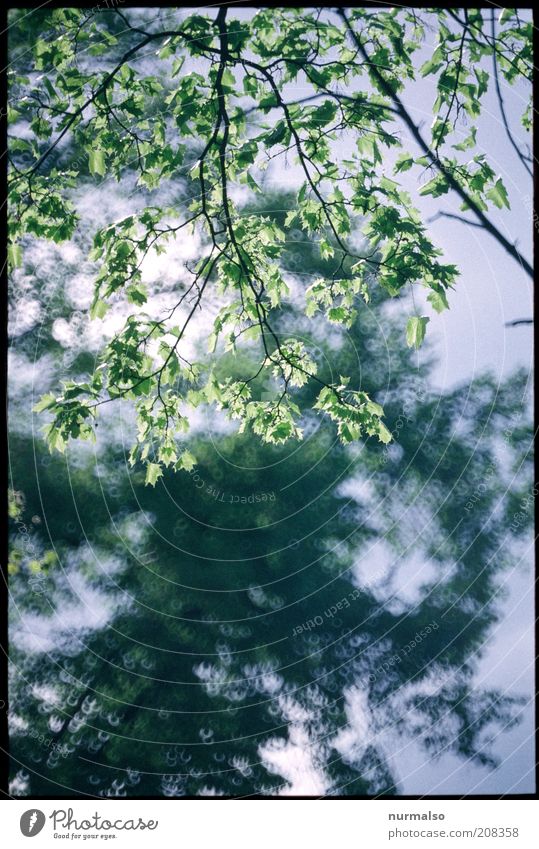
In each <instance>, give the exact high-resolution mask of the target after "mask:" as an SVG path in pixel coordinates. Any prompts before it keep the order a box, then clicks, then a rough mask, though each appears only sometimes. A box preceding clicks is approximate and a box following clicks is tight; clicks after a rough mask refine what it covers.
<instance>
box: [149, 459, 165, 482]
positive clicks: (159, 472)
mask: <svg viewBox="0 0 539 849" xmlns="http://www.w3.org/2000/svg"><path fill="white" fill-rule="evenodd" d="M162 476H163V469H162V468H161V466H160V465H159V463H148V464H147V465H146V481H145V483H146V484H150V485H151V486H155V484H156V483H157V481H158V480H159V478H160V477H162Z"/></svg>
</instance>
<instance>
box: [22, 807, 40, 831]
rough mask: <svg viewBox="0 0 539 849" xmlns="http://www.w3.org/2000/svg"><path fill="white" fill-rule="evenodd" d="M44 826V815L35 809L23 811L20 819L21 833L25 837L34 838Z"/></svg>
mask: <svg viewBox="0 0 539 849" xmlns="http://www.w3.org/2000/svg"><path fill="white" fill-rule="evenodd" d="M44 825H45V814H44V813H43V811H39V810H37V809H36V808H32V809H31V810H29V811H25V812H24V814H23V815H22V817H21V831H22V833H23V834H24V836H25V837H35V836H36V834H39V832H40V831H41V829H42V828H43V826H44Z"/></svg>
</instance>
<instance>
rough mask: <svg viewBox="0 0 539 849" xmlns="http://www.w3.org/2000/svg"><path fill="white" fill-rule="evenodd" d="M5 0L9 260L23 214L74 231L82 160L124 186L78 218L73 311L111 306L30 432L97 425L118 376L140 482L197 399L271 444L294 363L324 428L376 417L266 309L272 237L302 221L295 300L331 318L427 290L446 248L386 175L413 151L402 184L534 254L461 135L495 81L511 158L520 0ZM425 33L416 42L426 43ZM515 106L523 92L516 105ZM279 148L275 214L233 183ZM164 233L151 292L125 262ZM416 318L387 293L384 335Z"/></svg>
mask: <svg viewBox="0 0 539 849" xmlns="http://www.w3.org/2000/svg"><path fill="white" fill-rule="evenodd" d="M18 14H19V15H20V17H19V18H18V19H17V26H16V27H14V33H13V34H12V40H11V53H12V60H13V61H12V71H11V96H12V105H11V108H10V115H9V118H10V121H11V125H12V131H11V138H10V144H9V148H10V165H11V172H10V244H9V259H10V262H11V264H12V266H13V267H18V266H20V265H21V264H23V263H24V261H25V260H24V248H25V244H26V242H27V240H28V239H29V238H32V237H38V238H45V239H52V240H54V241H56V242H62V241H65V240H70V239H73V238H75V235H76V232H77V227H78V225H79V220H80V217H81V213H80V211H79V210H78V209H77V199H76V196H77V189H78V188H80V186H81V184H82V183H83V182H87V181H88V180H95V181H101V180H106V179H116V180H125V181H127V182H128V183H129V184H130V185H131V186H132V187H133V190H134V191H136V192H138V193H139V194H140V197H141V198H143V202H142V204H137V205H136V209H134V211H133V212H132V213H131V214H128V215H126V216H123V217H122V218H121V219H119V220H115V221H111V222H110V223H109V224H108V226H105V227H103V228H100V229H99V230H97V232H95V233H94V235H93V248H92V251H91V253H90V260H91V261H92V262H94V263H96V275H95V294H94V299H93V304H92V307H91V316H92V317H93V318H95V319H96V320H99V319H102V318H103V317H104V316H105V315H106V313H107V310H108V309H109V308H110V306H111V304H113V303H115V302H117V301H118V300H122V299H124V300H125V301H126V302H128V303H129V304H131V305H132V311H131V313H130V315H129V316H128V317H127V319H126V321H125V324H124V325H123V327H122V328H121V329H120V330H119V331H118V333H117V334H116V335H115V336H114V338H113V339H111V340H110V341H109V343H108V344H107V345H106V346H105V347H104V349H103V351H102V352H101V356H100V361H99V363H98V365H97V367H96V368H95V369H92V370H90V371H89V372H88V374H87V375H86V376H85V377H84V379H75V380H70V381H67V382H65V383H64V385H63V388H62V390H61V391H60V392H59V393H57V392H52V393H49V394H47V395H46V396H45V397H44V398H43V399H42V400H41V401H40V402H39V404H38V408H37V409H38V410H39V411H47V412H48V414H49V415H50V416H51V419H50V422H49V424H48V425H47V437H48V441H49V445H50V447H51V448H56V449H59V450H63V449H64V447H65V445H66V442H67V441H68V440H69V439H70V438H81V439H92V438H95V426H96V417H97V413H98V411H99V409H100V408H101V406H102V405H103V404H105V403H108V402H110V401H114V400H115V399H119V398H126V399H129V400H131V401H133V402H134V404H135V406H136V410H137V418H138V437H137V440H136V443H135V444H134V446H133V449H132V452H131V461H132V463H135V462H137V461H138V460H141V461H143V462H145V463H146V469H147V482H149V483H152V484H155V482H156V480H157V479H158V478H159V477H161V476H162V475H163V470H164V468H165V467H168V466H171V467H174V468H175V469H177V468H181V469H184V470H187V471H189V470H190V469H191V468H192V466H193V463H194V462H195V458H194V457H193V455H192V454H191V452H190V451H183V452H180V451H179V449H178V436H181V435H182V434H184V433H185V432H186V431H187V429H188V427H189V421H190V418H191V415H192V412H193V411H194V410H195V409H196V408H197V407H198V406H199V405H200V404H203V403H208V404H215V405H216V406H217V407H218V408H219V409H221V410H223V411H225V413H226V415H227V416H228V417H229V418H231V419H234V420H239V421H240V422H241V427H242V428H246V427H249V428H251V429H252V431H253V432H254V433H255V434H256V435H258V436H259V437H260V438H261V439H262V440H263V441H265V442H270V443H277V444H278V443H283V442H285V441H287V440H288V439H290V438H299V437H301V435H302V426H303V425H302V418H301V417H302V412H303V408H302V407H301V406H300V405H299V403H298V398H299V397H300V394H301V390H302V388H303V387H304V386H305V385H306V384H310V385H312V386H314V387H316V389H317V391H316V393H315V394H314V395H313V396H312V397H311V399H310V406H311V407H312V408H313V409H315V410H316V411H317V412H318V413H320V414H324V415H325V416H327V417H328V418H329V419H331V420H332V421H333V422H334V423H335V425H336V428H337V431H338V435H339V438H340V439H341V440H342V442H343V443H349V442H353V441H355V440H357V439H359V438H360V437H364V436H367V437H368V436H371V437H376V438H378V440H380V441H381V442H382V443H387V442H388V441H390V439H391V433H390V430H389V428H388V427H387V426H386V424H385V423H384V411H383V409H382V406H381V405H380V404H379V403H378V402H377V400H376V398H374V397H372V395H371V394H369V392H367V391H365V387H364V386H363V385H362V384H361V382H357V381H356V382H354V380H352V379H351V375H350V372H349V370H347V369H346V368H344V371H343V374H338V375H336V374H333V373H329V372H327V370H324V369H323V368H322V367H320V366H319V365H318V364H317V363H316V361H315V360H314V359H313V357H312V356H311V353H310V352H309V350H308V348H307V346H306V344H305V341H304V339H302V338H301V336H300V334H298V333H294V330H293V328H292V329H291V330H290V331H289V332H288V333H286V334H283V333H282V332H280V331H279V330H278V329H277V327H278V323H279V322H278V317H279V314H280V313H281V311H282V310H283V308H284V307H286V305H287V303H289V301H290V292H289V280H287V275H286V273H285V272H284V270H283V263H282V258H283V251H284V246H285V242H286V232H287V230H288V229H289V228H291V227H296V228H298V229H299V230H300V231H302V232H303V233H304V234H305V236H308V237H309V238H310V237H314V238H315V239H316V241H317V244H318V250H319V251H320V257H321V258H322V259H323V260H324V264H323V273H321V275H320V276H319V277H318V278H317V279H315V280H314V281H313V282H312V283H311V284H310V285H309V286H308V288H307V289H306V291H304V292H303V293H302V295H301V297H302V309H303V311H304V313H305V314H306V316H307V317H309V318H311V319H313V318H315V317H317V316H318V314H319V313H320V314H321V315H323V316H324V317H325V319H326V320H327V322H329V324H333V325H341V326H344V327H346V328H349V327H351V326H352V324H353V322H354V320H355V316H356V314H357V311H358V310H359V311H361V309H362V303H363V302H369V300H370V299H372V298H373V295H374V294H375V293H376V291H377V290H381V291H383V293H385V295H387V296H389V297H392V298H398V297H399V296H401V295H402V294H403V293H407V292H408V291H413V289H414V287H417V286H419V287H423V288H424V289H425V290H427V292H428V302H429V305H430V307H429V308H430V309H432V310H435V311H443V310H444V309H447V307H448V300H447V298H448V292H449V291H450V290H451V289H452V288H453V287H454V286H455V285H456V284H457V281H458V269H457V268H456V266H455V265H454V264H453V263H452V262H451V261H447V259H446V258H444V257H443V256H442V255H441V251H440V249H439V248H438V247H437V246H436V244H434V242H433V240H432V239H431V237H430V235H429V230H428V226H427V224H426V223H425V221H423V220H422V218H421V215H420V214H419V212H418V210H417V209H416V207H415V206H414V198H413V197H412V196H411V193H410V192H409V191H408V190H405V189H404V188H403V186H402V185H401V182H400V180H401V177H400V175H401V174H402V173H403V172H407V171H411V170H412V169H414V170H415V172H416V173H417V175H418V180H419V181H420V182H419V184H418V185H419V188H418V192H419V194H420V195H431V196H432V197H435V198H436V197H440V196H443V195H445V194H448V193H451V194H454V195H455V196H457V197H458V199H459V202H460V204H461V209H462V211H463V212H465V213H466V214H468V215H470V216H471V219H470V220H471V222H472V223H473V224H476V225H478V226H480V227H482V228H483V229H484V230H485V232H486V233H487V234H488V235H489V237H491V238H492V239H495V240H496V241H497V242H498V244H499V245H501V246H502V247H503V249H504V250H505V251H507V253H508V254H509V255H510V256H511V257H512V258H513V259H514V260H515V261H516V262H517V263H518V264H519V265H520V267H521V269H522V270H523V271H524V272H525V273H527V274H531V266H530V264H529V262H528V261H527V260H526V259H525V257H523V256H522V255H521V253H520V252H519V250H518V248H517V246H516V245H515V244H513V243H512V242H510V241H509V240H508V238H507V236H506V235H505V233H504V232H503V231H502V230H501V229H500V228H499V227H498V226H497V224H496V222H495V220H494V218H493V217H492V215H491V213H492V211H493V210H503V209H504V208H507V207H508V206H509V195H508V191H507V188H506V186H505V185H504V183H503V180H502V178H501V176H500V175H499V174H498V173H497V170H496V168H495V167H494V166H493V164H492V163H491V162H490V161H489V156H488V150H487V151H486V152H485V150H484V149H483V146H479V143H478V139H477V123H478V120H479V118H480V116H481V112H482V108H483V104H484V101H485V98H486V97H487V93H488V92H489V91H490V90H494V92H495V93H496V94H497V96H498V100H499V105H500V109H501V113H502V117H503V119H504V126H505V130H506V132H507V133H508V136H509V138H510V140H511V143H512V145H513V147H514V149H515V152H516V154H517V156H518V157H519V159H520V161H521V162H522V164H523V166H524V167H525V168H526V169H528V170H529V157H528V154H527V153H526V151H525V150H524V149H523V148H522V146H521V145H520V144H519V143H518V142H517V141H516V140H515V138H514V136H513V134H512V130H511V127H510V126H509V123H508V122H507V120H506V116H505V112H504V102H503V95H502V91H501V84H502V83H503V84H504V85H506V84H510V85H519V86H520V85H525V84H529V83H530V82H531V75H532V67H533V65H532V46H531V45H532V24H531V22H529V21H527V20H523V19H522V17H521V15H520V14H519V12H518V11H517V10H505V9H504V10H502V13H501V14H500V15H499V16H498V17H496V14H495V12H494V10H492V11H491V12H490V11H488V10H482V9H462V10H458V9H455V10H451V9H449V10H441V9H440V10H433V11H429V12H425V11H421V10H413V9H406V8H395V9H389V10H384V11H380V10H373V9H365V8H353V9H344V8H339V9H336V10H331V9H314V8H309V9H289V8H281V9H260V10H257V11H256V12H254V13H253V14H250V15H238V14H236V13H234V10H230V9H228V8H227V7H226V6H222V7H220V8H219V9H218V10H211V11H208V12H207V13H202V14H201V13H199V12H196V13H193V14H190V13H188V14H186V15H185V16H184V17H183V19H182V20H181V22H178V21H177V20H175V21H174V25H173V26H170V25H167V23H166V21H164V20H163V16H161V15H159V14H158V15H156V17H155V19H154V20H153V21H151V22H150V23H145V22H144V21H143V22H142V23H141V20H140V19H139V17H138V16H137V15H136V14H135V13H134V11H133V10H125V12H124V11H121V10H119V9H106V10H105V9H99V8H98V7H94V8H92V9H54V10H34V11H33V13H32V14H31V15H25V14H24V11H23V10H21V12H20V13H18ZM427 36H428V40H429V41H432V40H433V39H435V41H436V44H435V48H434V50H433V51H432V52H430V51H428V55H427V56H425V40H426V38H427ZM28 44H30V50H28ZM146 55H151V56H152V58H153V59H154V60H155V59H157V61H158V63H159V69H160V70H159V71H158V72H156V69H155V64H154V63H152V68H151V73H147V70H146V67H145V61H144V59H145V56H146ZM487 64H488V68H487ZM422 80H427V82H431V83H432V84H433V89H435V92H436V95H435V101H434V103H433V105H432V115H433V121H432V125H431V127H430V131H426V130H424V129H423V128H422V127H421V126H420V125H419V124H418V123H417V122H416V120H415V119H414V117H413V113H412V112H411V111H410V110H409V108H408V107H407V105H406V104H407V102H408V97H409V96H410V92H413V91H414V87H415V86H417V85H418V84H421V81H422ZM298 88H301V90H302V91H303V92H304V94H303V96H301V97H298V96H297V93H298ZM530 121H531V111H530V107H529V105H528V106H527V107H526V109H525V111H524V114H523V115H522V123H523V125H524V127H525V128H526V129H529V126H530ZM464 126H465V128H466V132H465V134H463V133H462V128H463V127H464ZM339 145H341V147H339ZM344 147H345V148H346V153H345V154H343V153H342V149H343V148H344ZM288 159H290V160H293V163H294V167H295V168H297V169H298V171H299V173H300V174H301V180H300V185H299V188H298V190H297V193H296V196H295V199H294V202H293V203H292V204H291V206H290V208H289V210H288V212H287V215H286V218H285V219H284V221H281V222H277V221H276V220H275V218H272V217H271V216H269V215H266V214H261V213H259V212H257V211H256V209H253V206H252V204H251V206H249V205H248V204H245V203H244V201H242V198H245V194H246V193H247V194H248V195H250V196H255V197H256V196H259V195H261V194H263V193H264V191H265V189H264V183H263V179H264V173H265V171H266V169H267V168H268V166H270V165H271V164H273V163H275V162H278V161H281V160H287V161H288ZM171 186H173V187H175V192H176V193H175V194H174V191H173V192H172V194H171V191H170V187H171ZM171 197H172V198H173V200H172V202H171V201H170V198H171ZM251 199H252V197H251ZM178 239H182V240H188V239H192V240H196V244H197V245H198V249H197V250H198V254H197V257H196V260H195V261H194V262H193V263H192V264H190V263H189V262H186V263H185V267H184V268H183V269H181V271H180V270H179V271H178V286H177V290H176V291H175V292H174V293H173V296H171V298H170V302H169V304H168V305H167V307H166V308H165V309H162V310H161V311H160V312H159V314H155V313H154V312H152V311H150V310H148V309H147V291H146V289H145V286H144V280H143V273H142V266H143V263H144V261H145V259H146V258H147V257H148V256H152V255H154V254H155V252H163V251H166V250H167V246H169V245H170V244H171V242H172V241H173V240H178ZM449 259H450V258H449ZM214 308H215V315H213V313H212V325H213V327H212V331H211V332H210V333H209V334H208V335H209V339H208V349H209V350H208V352H207V353H206V354H202V353H200V352H199V353H198V354H197V357H196V358H191V357H190V355H189V348H188V347H187V343H188V340H189V334H190V333H192V332H193V327H194V325H195V323H196V321H197V318H198V316H199V315H200V314H201V312H202V311H206V312H207V311H208V310H210V312H211V310H212V309H214ZM428 321H429V315H428V314H422V312H421V311H419V310H417V311H415V312H414V314H412V315H408V316H403V320H402V340H403V344H404V342H406V344H407V345H408V346H410V347H411V348H414V349H415V348H417V347H419V346H420V345H421V343H422V341H423V339H424V337H425V334H426V330H427V325H428ZM240 349H241V350H243V349H246V350H248V351H249V352H252V351H253V350H256V351H257V359H255V360H253V358H252V356H251V354H250V355H249V357H248V358H247V360H245V362H247V361H248V362H249V370H248V371H244V372H242V373H237V374H236V375H235V376H234V377H231V376H230V375H224V374H223V372H222V371H220V370H219V368H218V367H217V365H216V363H217V361H218V358H219V356H220V355H221V354H222V352H223V351H226V352H236V351H239V350H240ZM260 377H262V378H263V380H266V381H267V380H271V381H272V383H274V384H276V385H277V387H278V391H277V393H276V394H275V396H274V397H271V398H269V399H267V398H262V397H260V394H259V393H257V392H256V390H255V387H256V386H258V385H259V382H257V381H258V378H260Z"/></svg>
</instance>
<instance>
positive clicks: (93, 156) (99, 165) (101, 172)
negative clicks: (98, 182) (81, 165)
mask: <svg viewBox="0 0 539 849" xmlns="http://www.w3.org/2000/svg"><path fill="white" fill-rule="evenodd" d="M88 165H89V168H90V174H92V176H94V177H95V176H96V175H98V176H99V177H104V176H105V173H106V167H105V152H104V151H103V150H100V149H99V148H94V149H92V150H90V152H89V156H88Z"/></svg>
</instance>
